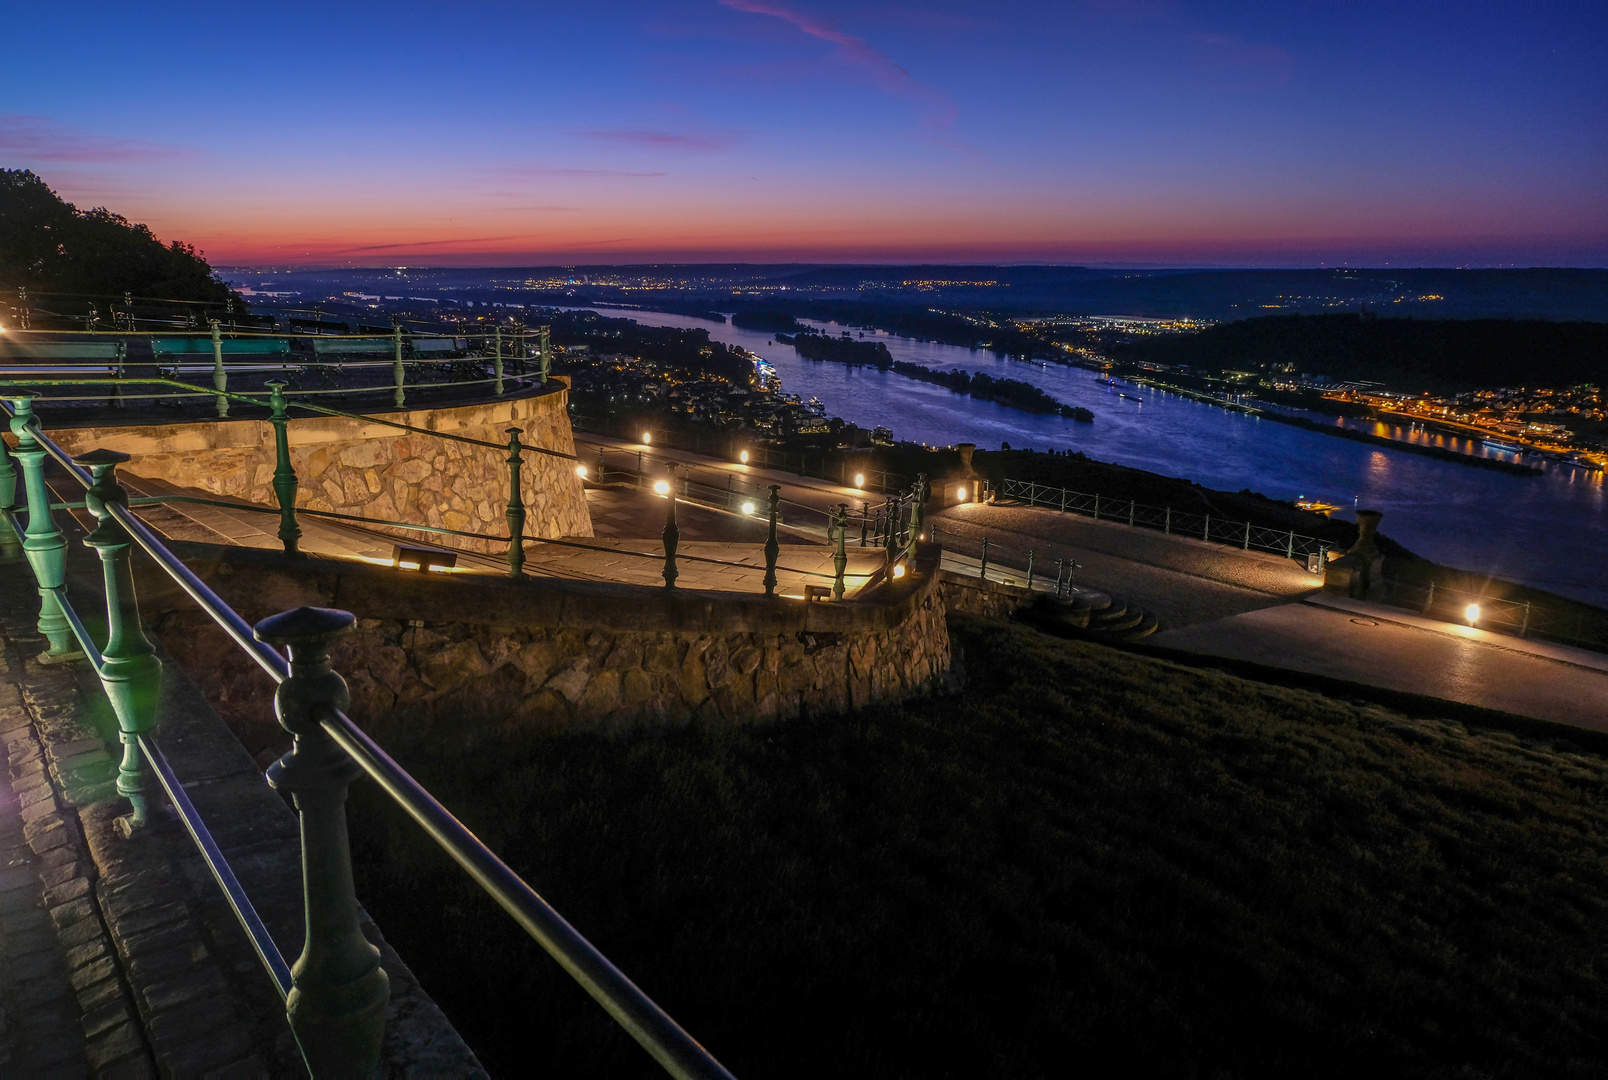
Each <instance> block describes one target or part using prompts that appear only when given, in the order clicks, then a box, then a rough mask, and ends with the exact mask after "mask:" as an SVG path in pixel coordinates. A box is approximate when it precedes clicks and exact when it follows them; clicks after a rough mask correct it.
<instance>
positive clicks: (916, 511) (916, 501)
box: [905, 472, 927, 556]
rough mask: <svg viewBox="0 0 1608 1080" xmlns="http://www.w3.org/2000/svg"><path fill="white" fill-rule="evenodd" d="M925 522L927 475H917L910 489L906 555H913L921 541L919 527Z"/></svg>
mask: <svg viewBox="0 0 1608 1080" xmlns="http://www.w3.org/2000/svg"><path fill="white" fill-rule="evenodd" d="M926 521H927V474H926V473H924V472H922V473H917V474H916V483H915V486H914V487H912V488H911V489H910V544H909V546H908V547H907V548H906V549H905V553H906V554H908V555H912V556H913V555H914V554H915V551H916V544H918V543H919V542H920V541H921V527H922V525H924V524H925V523H926Z"/></svg>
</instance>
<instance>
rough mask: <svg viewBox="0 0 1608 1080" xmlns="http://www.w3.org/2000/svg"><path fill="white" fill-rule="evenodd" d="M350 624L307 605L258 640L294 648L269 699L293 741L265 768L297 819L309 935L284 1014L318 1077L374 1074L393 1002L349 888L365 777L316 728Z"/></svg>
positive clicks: (273, 620)
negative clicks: (352, 807) (352, 814)
mask: <svg viewBox="0 0 1608 1080" xmlns="http://www.w3.org/2000/svg"><path fill="white" fill-rule="evenodd" d="M354 622H356V620H355V619H354V618H353V617H352V615H351V614H350V613H349V612H345V611H334V610H331V609H328V608H309V607H303V608H296V609H295V610H293V611H286V612H281V613H280V614H278V615H273V616H270V617H269V618H266V619H264V620H263V621H262V622H260V623H258V624H257V626H256V636H257V639H258V640H259V641H266V642H269V643H270V644H274V645H288V646H289V647H290V676H289V677H288V678H287V679H286V680H285V681H284V682H282V683H280V684H279V689H278V690H277V691H276V692H275V693H274V711H275V713H277V714H278V716H279V723H280V725H281V726H283V727H284V729H285V730H286V731H288V732H290V733H291V735H293V736H294V737H295V744H294V746H293V747H292V749H291V751H290V753H288V754H286V755H285V756H284V757H282V758H280V759H279V760H278V761H276V762H274V763H273V765H271V766H269V768H268V783H269V784H270V785H272V786H273V787H274V788H275V789H276V790H279V791H288V792H290V794H291V795H292V797H293V798H294V799H295V801H296V812H297V815H298V817H299V818H300V820H301V844H302V894H303V898H304V903H305V905H306V925H307V936H306V941H305V944H304V946H303V948H302V953H301V957H300V958H299V959H297V961H296V963H295V966H294V967H292V968H291V976H292V979H293V980H294V985H293V987H292V989H291V991H290V996H289V997H288V998H287V999H286V1000H285V1012H286V1014H287V1015H288V1017H289V1019H290V1028H291V1031H293V1032H294V1033H295V1035H296V1041H297V1043H299V1044H300V1046H301V1051H302V1056H303V1057H304V1058H306V1060H307V1066H308V1069H309V1071H310V1072H311V1073H312V1074H313V1076H314V1077H319V1078H323V1077H346V1076H372V1075H374V1073H375V1070H376V1069H377V1068H378V1066H379V1060H380V1038H381V1036H382V1035H383V1034H384V1032H385V1005H386V1001H387V1000H388V999H389V997H390V979H389V978H388V977H387V976H386V974H385V970H384V969H383V968H381V967H380V951H379V950H378V949H376V948H375V947H374V946H373V945H371V944H369V942H368V940H367V939H366V938H364V937H363V932H362V930H361V929H359V928H358V924H357V894H356V892H355V891H354V889H353V887H352V855H351V849H350V846H349V844H348V841H347V835H346V790H347V788H348V787H349V786H350V785H351V783H352V781H353V780H355V779H356V778H357V777H358V776H359V775H361V770H360V769H359V768H358V766H357V765H356V764H355V763H354V762H353V761H352V759H351V758H350V757H348V756H347V754H346V752H345V751H344V750H342V749H341V748H340V746H339V745H338V744H337V743H336V742H335V740H334V739H332V738H330V737H329V734H328V733H327V732H325V730H324V728H323V726H322V725H321V723H320V720H321V718H322V716H323V715H324V714H325V713H326V712H327V711H328V710H331V709H342V710H344V709H345V708H346V707H347V705H348V703H349V702H350V699H351V695H350V694H349V693H348V692H347V689H346V680H345V679H342V678H341V677H340V675H338V674H337V673H336V672H334V671H332V670H330V666H329V644H330V642H331V641H332V640H334V639H335V638H336V637H338V636H339V635H341V634H344V633H346V632H347V631H348V630H350V629H351V628H352V624H353V623H354Z"/></svg>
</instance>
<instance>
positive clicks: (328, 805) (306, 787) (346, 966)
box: [0, 393, 730, 1078]
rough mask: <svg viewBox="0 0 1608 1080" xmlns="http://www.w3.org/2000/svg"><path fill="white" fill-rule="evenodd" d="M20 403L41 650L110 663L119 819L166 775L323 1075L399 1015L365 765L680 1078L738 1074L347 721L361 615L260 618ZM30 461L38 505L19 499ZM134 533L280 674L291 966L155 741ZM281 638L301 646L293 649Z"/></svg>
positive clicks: (99, 467) (135, 809)
mask: <svg viewBox="0 0 1608 1080" xmlns="http://www.w3.org/2000/svg"><path fill="white" fill-rule="evenodd" d="M6 398H7V401H8V404H7V405H6V406H5V411H6V413H7V416H8V417H9V422H10V424H9V426H10V428H11V431H12V433H13V434H14V436H15V437H16V440H17V444H16V448H15V449H14V450H10V451H9V452H8V450H7V449H6V447H5V445H4V442H3V441H0V510H3V511H4V514H3V517H4V519H5V527H9V528H11V529H13V530H15V531H16V533H17V534H19V535H20V536H21V537H22V544H21V546H22V549H23V551H24V553H25V554H26V556H27V560H28V564H29V567H30V569H31V572H32V576H33V577H34V579H35V581H36V582H37V584H38V587H39V593H40V609H39V620H38V627H39V631H40V633H41V634H42V635H43V636H44V637H45V639H46V641H47V643H48V644H47V648H46V651H45V652H44V654H43V655H42V656H41V657H40V658H39V659H40V661H41V662H43V663H65V662H69V661H73V660H79V659H82V660H84V661H86V662H88V663H89V664H90V665H91V666H92V667H93V669H94V670H95V672H96V673H97V675H99V677H100V680H101V684H102V686H103V688H104V689H105V692H106V695H107V698H108V699H109V700H110V702H111V704H112V707H113V711H114V713H115V714H116V717H117V722H118V729H119V739H120V741H121V742H122V744H123V748H124V749H123V757H122V761H121V763H120V767H119V771H118V777H117V791H118V793H119V794H120V795H121V796H123V797H124V798H127V799H128V801H129V805H130V813H129V814H128V815H126V816H125V817H123V818H121V819H120V827H121V828H122V830H123V831H124V833H125V834H126V835H131V836H132V835H134V834H136V833H137V832H138V831H139V830H141V829H143V828H145V827H146V825H147V821H148V818H149V800H150V797H151V796H152V794H153V793H154V791H153V788H154V785H155V784H160V785H161V786H162V788H163V789H164V790H165V791H166V792H167V794H168V796H169V798H170V799H171V800H172V802H173V805H174V809H175V811H176V812H177V814H178V815H179V817H180V818H181V819H182V820H183V822H184V825H185V828H186V829H187V830H188V831H189V832H190V834H191V836H192V838H194V840H195V842H196V846H197V848H198V850H199V851H200V853H201V855H202V857H203V858H204V859H205V860H206V862H207V865H208V867H209V868H210V869H211V871H212V873H213V876H214V878H215V879H216V880H217V882H218V884H219V886H220V888H221V889H222V891H223V893H224V895H225V897H226V898H227V900H228V902H229V904H230V906H231V908H232V909H233V910H234V912H235V914H236V916H237V918H238V919H239V922H240V924H241V927H242V929H243V930H244V931H245V932H246V934H247V936H248V937H249V938H250V940H251V943H252V946H253V948H254V949H255V950H256V952H257V954H258V957H259V959H260V960H261V961H262V964H263V966H264V968H265V969H266V970H267V972H268V974H269V977H270V979H271V980H272V981H273V984H274V986H275V987H276V989H277V990H278V991H279V993H280V995H281V996H282V998H283V999H284V1001H285V1008H286V1017H287V1020H288V1022H289V1024H290V1027H291V1030H292V1032H293V1033H294V1034H295V1036H296V1040H297V1044H298V1046H299V1047H300V1049H301V1052H302V1055H303V1058H304V1060H305V1062H306V1064H307V1068H308V1071H309V1072H310V1073H311V1074H312V1075H313V1076H315V1077H348V1076H370V1075H373V1074H374V1072H375V1070H376V1068H377V1066H378V1064H379V1054H380V1041H381V1036H382V1034H383V1031H384V1025H385V1005H386V1001H387V999H388V997H389V979H388V977H387V976H386V974H385V972H384V970H383V969H382V968H381V967H380V956H379V951H378V950H377V949H375V947H374V946H373V945H371V944H370V943H369V942H368V941H367V940H366V939H365V938H364V937H363V934H362V932H361V930H360V929H359V926H358V918H357V913H358V904H357V897H356V892H355V889H354V886H353V881H352V867H351V854H350V848H349V844H348V840H347V832H346V823H345V817H344V805H345V802H346V789H347V787H348V786H349V784H350V783H351V781H352V780H353V779H355V778H356V776H357V775H359V770H360V771H361V772H364V773H367V774H368V775H369V776H370V777H372V778H373V779H375V780H376V781H378V782H379V784H380V785H381V787H382V788H384V790H385V791H386V792H387V793H388V794H390V795H391V797H392V798H394V799H395V800H396V801H397V803H398V804H399V805H401V806H402V807H403V809H404V810H406V811H407V812H408V814H409V815H410V816H412V817H413V818H414V819H415V820H416V821H417V822H419V824H420V825H422V826H423V827H424V829H425V830H426V832H427V833H428V834H429V835H430V836H431V838H432V839H433V840H434V841H435V842H436V843H437V844H438V845H440V846H441V848H442V849H443V850H444V851H446V852H447V854H449V855H450V856H451V857H452V858H453V859H454V860H455V861H456V862H458V864H459V865H460V866H462V867H463V868H464V869H465V870H467V871H468V872H469V874H470V875H471V876H472V877H473V878H474V879H475V881H476V882H477V883H478V884H480V886H481V887H482V888H484V889H485V890H486V891H487V892H488V893H489V894H490V895H491V896H492V897H493V898H494V899H495V900H496V901H497V902H498V904H499V905H501V906H502V907H503V909H504V910H506V911H507V912H508V913H509V914H510V915H512V916H513V917H514V918H515V920H516V921H518V922H519V923H520V925H521V926H522V927H524V929H525V930H526V932H527V933H529V934H530V935H531V937H532V938H534V939H535V940H536V941H537V942H538V943H539V944H540V945H541V946H542V947H543V948H544V949H545V950H546V951H547V952H548V953H549V954H550V955H552V956H553V957H554V958H555V959H557V960H558V961H559V963H560V964H561V965H562V966H563V967H564V968H565V970H567V971H568V972H569V973H570V974H571V975H572V976H573V977H574V978H575V979H576V980H577V981H578V982H579V983H581V985H582V986H583V987H584V988H585V989H586V990H587V992H588V993H590V994H591V995H592V997H593V998H594V999H595V1000H597V1001H598V1002H599V1003H600V1004H602V1005H603V1007H604V1008H605V1009H606V1010H607V1011H608V1012H609V1013H610V1014H611V1015H612V1016H614V1018H615V1019H616V1021H617V1022H619V1023H620V1025H621V1026H622V1027H624V1028H625V1029H626V1031H627V1032H629V1033H630V1034H631V1035H632V1037H633V1038H635V1039H636V1040H637V1041H638V1042H639V1043H640V1044H641V1045H642V1046H643V1047H644V1049H646V1050H647V1051H648V1053H650V1054H651V1055H652V1056H653V1057H654V1058H655V1059H656V1060H657V1061H658V1062H659V1063H660V1064H661V1065H662V1066H663V1067H664V1068H665V1069H666V1070H667V1071H668V1072H670V1073H671V1075H673V1076H678V1077H700V1078H729V1076H730V1074H729V1073H728V1072H727V1071H726V1070H725V1069H724V1068H723V1067H722V1066H721V1065H720V1063H719V1062H718V1061H716V1060H715V1059H714V1058H713V1057H712V1056H711V1055H710V1054H709V1053H708V1052H707V1051H706V1050H704V1049H703V1047H701V1046H700V1045H699V1044H698V1043H697V1042H696V1041H695V1040H693V1039H692V1037H691V1036H689V1035H688V1034H687V1033H686V1032H685V1031H683V1030H682V1029H681V1028H680V1027H679V1026H678V1025H677V1024H676V1023H675V1021H674V1020H672V1019H671V1018H670V1017H669V1016H668V1015H667V1014H666V1013H665V1012H664V1011H663V1010H662V1009H660V1008H659V1007H658V1006H657V1005H656V1004H655V1003H654V1002H653V1001H652V1000H651V999H649V998H648V997H647V996H646V995H645V994H643V993H642V991H641V990H640V989H638V988H637V987H636V986H635V985H634V984H632V983H631V981H630V980H629V979H627V978H626V977H625V976H624V975H623V974H622V973H621V972H620V971H619V970H618V969H617V968H615V967H614V966H613V965H612V964H611V963H610V962H609V961H608V959H607V958H606V957H604V956H603V955H602V954H601V953H599V952H598V951H597V949H596V948H594V947H593V946H592V945H591V944H590V943H589V942H587V941H586V939H585V938H583V937H582V936H581V935H580V934H579V933H577V932H576V931H575V929H574V928H573V927H571V926H570V925H569V924H568V923H567V922H566V921H565V920H564V919H563V917H562V916H560V915H559V914H558V912H556V911H555V910H553V908H552V907H551V906H549V905H548V904H547V903H546V901H544V900H543V899H542V898H541V897H540V896H539V895H537V894H536V892H535V891H534V890H532V889H531V888H530V887H529V886H528V885H527V884H526V883H525V882H524V881H523V880H522V879H520V878H519V876H518V875H517V874H515V873H514V871H513V870H512V869H510V868H509V867H508V866H507V865H506V864H505V863H503V862H502V861H501V860H500V859H498V858H497V856H496V855H495V854H493V853H492V852H491V851H490V850H489V849H488V848H487V847H486V846H485V845H484V844H482V843H481V842H480V841H479V839H477V838H476V837H475V836H474V834H473V833H471V832H470V831H469V830H468V829H466V828H464V827H463V825H462V824H461V823H459V822H458V821H457V819H456V818H454V817H453V816H452V814H451V813H450V812H448V811H447V810H446V809H445V808H444V807H442V806H441V804H440V803H438V802H437V801H436V800H435V799H434V798H433V797H432V796H431V795H430V793H429V792H428V791H426V790H425V789H424V788H423V787H422V786H421V785H420V784H419V783H418V782H417V781H415V780H414V779H413V778H412V777H411V776H409V775H408V773H407V772H406V771H405V770H404V769H402V768H401V766H399V765H397V763H396V762H395V761H393V760H392V759H391V758H390V757H389V756H388V755H387V754H386V753H385V751H384V750H383V749H381V748H380V747H379V746H378V745H377V744H375V743H374V742H373V740H372V739H370V738H369V737H368V735H367V734H365V733H364V732H363V731H362V730H361V729H360V728H358V727H357V725H356V724H354V723H353V722H352V720H351V719H350V718H349V717H347V716H346V714H345V712H344V711H343V710H344V708H345V706H346V703H347V700H348V694H347V690H346V684H345V681H344V680H343V679H342V678H341V677H340V676H339V675H338V674H336V673H335V672H334V671H332V670H331V667H330V659H329V647H330V643H331V642H332V641H333V640H334V639H335V638H337V637H338V636H340V635H341V634H343V633H345V632H347V631H348V630H350V628H351V627H352V625H353V624H354V622H355V620H354V618H353V616H352V615H351V614H349V613H347V612H344V611H334V610H329V609H323V608H297V609H295V610H293V611H287V612H283V613H281V614H279V615H275V616H272V617H270V618H267V619H264V620H262V621H261V622H259V623H257V624H256V626H255V627H252V626H249V625H248V624H247V623H246V622H245V621H244V620H243V619H242V618H241V617H240V616H239V614H238V613H236V612H235V611H234V610H233V608H231V607H230V606H229V605H228V604H227V603H225V602H224V601H223V600H222V599H220V598H219V597H218V596H217V595H216V594H215V593H214V592H213V591H212V590H211V589H210V588H208V586H207V585H206V584H205V583H204V582H202V581H201V580H200V578H198V577H196V575H195V574H194V573H193V572H191V571H190V570H189V569H188V568H187V567H185V566H184V564H183V563H182V562H180V561H179V559H178V558H177V557H175V556H174V555H173V554H172V552H170V551H169V550H168V549H167V548H166V546H165V545H164V544H163V543H162V542H161V540H160V539H158V538H157V536H156V534H155V533H154V532H152V531H151V529H150V528H149V527H148V526H146V525H145V523H144V522H142V521H141V520H140V519H139V518H138V517H136V516H135V515H134V514H133V512H132V511H131V510H130V508H129V499H128V495H127V492H126V491H125V490H124V488H123V486H122V484H121V483H120V482H119V481H118V479H117V476H116V468H117V466H118V465H119V464H121V463H122V462H124V461H127V460H128V455H126V454H122V453H118V452H115V451H111V450H101V449H97V450H93V451H90V452H89V453H86V454H82V455H79V456H78V457H76V458H73V457H69V456H68V455H67V454H66V452H65V451H63V450H62V449H61V448H60V447H59V446H58V445H56V444H55V443H54V442H53V441H52V440H51V439H49V438H48V437H47V436H46V435H45V434H44V433H43V431H42V430H41V429H40V426H39V421H38V419H37V417H36V416H35V415H34V413H33V395H32V394H27V393H21V394H18V393H13V394H10V395H6ZM47 457H49V458H51V459H54V460H55V461H56V462H57V463H58V464H59V465H60V466H61V467H62V468H63V469H64V470H65V471H66V473H67V475H68V477H69V478H70V479H71V480H72V481H74V482H76V483H78V484H79V485H81V486H83V487H84V488H85V492H86V494H85V506H86V508H87V509H88V510H89V512H90V513H91V514H92V515H93V516H94V518H95V520H96V523H97V524H96V527H95V529H94V530H93V531H92V532H91V533H90V534H89V535H88V537H86V538H85V544H86V545H87V546H89V547H91V548H93V549H94V550H95V552H96V554H97V555H98V556H99V559H100V561H101V564H102V571H103V573H102V577H103V581H104V602H105V610H106V622H107V627H108V631H107V635H106V640H105V643H104V644H100V643H98V642H96V641H95V640H94V638H93V637H92V635H91V634H90V633H89V632H88V630H87V629H86V628H85V625H84V622H83V620H82V619H81V618H80V617H79V616H78V613H77V611H76V610H75V608H74V606H73V602H72V599H71V597H70V596H69V594H68V590H67V587H66V569H67V542H66V538H65V535H64V534H63V533H62V531H61V530H60V529H59V528H58V527H57V526H56V524H55V521H54V519H53V517H52V514H51V507H52V500H51V497H50V492H49V489H48V487H47V485H46V480H45V476H44V467H45V459H46V458H47ZM13 461H15V462H16V464H17V468H14V467H13V464H12V462H13ZM19 468H20V472H21V475H22V484H23V490H24V495H25V498H26V503H27V506H26V510H22V509H20V508H18V507H17V506H16V505H15V504H16V495H17V473H18V470H19ZM136 544H137V545H138V546H139V547H141V548H142V549H144V550H145V552H146V553H147V554H148V555H150V556H151V557H152V558H153V559H154V560H155V561H156V562H157V564H158V565H159V566H160V567H161V568H162V569H163V570H164V571H166V572H167V573H168V574H169V575H170V576H171V577H172V578H173V579H174V580H175V581H176V582H177V583H178V584H179V586H180V587H181V588H183V589H184V591H185V592H186V593H188V594H189V596H190V597H191V598H192V599H193V600H194V601H195V602H196V604H197V605H198V606H199V607H200V608H201V609H202V610H203V611H205V612H206V613H207V615H208V616H209V617H211V618H212V619H213V620H214V621H215V622H216V623H217V624H218V625H219V626H220V627H222V628H223V630H224V631H225V632H226V633H227V634H228V635H229V636H230V637H231V638H232V639H233V640H234V641H235V643H236V644H237V645H239V646H240V647H241V648H242V649H243V650H244V651H245V652H246V654H247V656H249V657H250V658H251V659H252V660H253V661H254V662H255V663H256V664H257V665H258V666H259V667H261V668H262V669H263V670H264V672H266V673H267V674H268V676H269V677H270V678H271V679H273V681H274V682H275V683H276V684H277V689H276V690H275V693H274V705H275V711H276V713H277V715H278V717H279V720H280V723H281V725H282V726H283V727H284V728H285V729H286V730H287V731H288V732H289V733H290V734H291V736H292V737H293V748H292V750H291V751H290V752H289V753H288V754H286V755H285V756H284V757H282V758H280V759H279V761H277V762H276V763H274V765H273V766H271V767H270V768H269V770H268V775H267V779H268V782H269V783H270V784H271V785H273V786H274V787H275V788H277V789H279V790H282V791H286V792H288V793H290V794H291V795H292V796H293V798H294V801H295V807H296V813H297V815H298V818H299V820H300V823H301V851H302V881H303V893H304V903H305V910H306V915H307V918H306V938H305V941H304V947H303V951H302V954H301V957H300V959H299V960H298V961H297V962H296V964H295V965H294V967H292V966H290V965H288V964H286V962H285V959H284V957H283V955H282V954H281V953H280V952H279V949H278V946H277V945H276V944H275V942H274V941H273V939H272V937H271V936H270V935H269V933H268V931H267V929H266V927H265V926H264V924H263V921H262V919H261V918H260V917H259V916H258V915H257V913H256V911H255V910H254V908H253V907H252V905H251V901H250V898H249V897H248V896H247V895H246V893H245V891H244V889H243V888H242V887H241V885H240V882H239V881H238V879H237V878H236V876H235V874H234V873H233V871H232V870H231V869H230V868H229V865H228V862H227V860H226V859H225V858H224V856H223V854H222V852H221V850H220V849H219V848H218V845H217V844H216V842H214V841H213V839H212V837H211V834H210V831H209V830H208V829H207V826H206V823H205V822H204V821H203V820H202V819H201V817H200V816H199V814H198V813H197V812H196V809H195V807H194V805H193V804H192V803H191V801H190V799H189V798H188V796H187V795H186V794H185V791H184V786H183V784H182V782H181V781H180V778H179V777H178V776H177V775H175V773H174V771H173V769H172V767H171V765H170V764H169V763H168V762H167V759H166V757H165V756H164V755H163V753H162V750H161V747H160V743H159V740H158V739H157V737H156V729H157V724H158V719H159V718H158V715H157V712H158V701H159V699H160V693H159V691H160V681H161V667H162V666H161V662H160V661H159V660H158V658H157V657H156V655H155V647H154V646H153V645H152V644H151V642H150V641H149V639H147V638H146V636H145V633H144V630H143V627H142V624H141V620H140V614H139V606H138V602H137V598H136V594H135V590H134V578H133V573H132V568H131V561H130V549H131V548H132V547H133V546H134V545H136ZM276 646H284V647H286V648H287V649H288V650H289V659H288V660H287V659H286V657H285V656H284V655H282V654H281V653H280V652H279V650H278V648H276ZM354 763H355V765H356V766H357V768H356V769H354V768H353V767H352V766H353V764H354ZM147 765H149V766H150V768H149V770H148V769H147V768H146V766H147ZM153 774H154V776H153Z"/></svg>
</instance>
